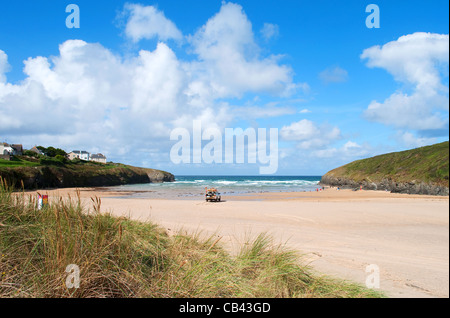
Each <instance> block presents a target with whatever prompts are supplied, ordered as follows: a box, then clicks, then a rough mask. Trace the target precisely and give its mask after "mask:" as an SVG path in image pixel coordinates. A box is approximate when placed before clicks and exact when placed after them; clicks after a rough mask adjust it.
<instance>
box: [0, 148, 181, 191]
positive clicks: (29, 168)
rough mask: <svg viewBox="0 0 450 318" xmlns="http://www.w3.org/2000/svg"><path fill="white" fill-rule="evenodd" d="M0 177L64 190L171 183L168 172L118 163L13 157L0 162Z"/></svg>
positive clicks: (29, 186)
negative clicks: (67, 188)
mask: <svg viewBox="0 0 450 318" xmlns="http://www.w3.org/2000/svg"><path fill="white" fill-rule="evenodd" d="M0 177H2V178H3V179H5V180H6V181H7V182H8V184H11V185H13V186H15V187H16V188H21V187H22V182H23V186H24V187H25V189H36V188H66V187H96V186H114V185H121V184H132V183H150V182H165V181H169V182H170V181H174V176H173V175H172V174H170V173H168V172H165V171H161V170H155V169H149V168H138V167H133V166H129V165H124V164H120V163H107V164H102V163H97V162H92V161H83V160H74V161H69V160H63V161H60V160H57V159H55V158H48V157H41V158H34V157H27V156H16V157H14V158H13V160H11V161H7V160H3V159H0Z"/></svg>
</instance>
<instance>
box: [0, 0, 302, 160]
mask: <svg viewBox="0 0 450 318" xmlns="http://www.w3.org/2000/svg"><path fill="white" fill-rule="evenodd" d="M126 8H127V9H128V10H130V19H129V21H128V25H127V26H130V25H133V23H134V25H136V26H144V25H145V24H146V23H147V22H148V23H150V22H149V21H150V20H151V19H150V20H149V17H152V16H159V18H161V16H162V13H161V12H159V11H157V10H156V9H155V8H153V9H151V8H149V7H142V6H139V5H126ZM144 9H145V10H144ZM140 15H141V16H142V17H141V18H140V19H138V17H139V16H140ZM133 18H134V19H135V20H134V22H133V23H131V22H132V21H133ZM152 21H153V20H152ZM162 21H165V20H162ZM129 30H132V29H129ZM133 30H134V31H130V32H131V33H130V36H131V37H133V36H134V39H135V40H136V41H139V39H142V38H146V37H151V36H153V35H152V34H156V35H155V36H157V37H158V38H159V39H160V40H162V39H163V38H165V39H170V38H177V37H178V36H177V35H176V34H177V33H176V32H175V33H171V32H167V33H164V32H163V31H161V30H160V29H157V31H154V29H152V30H153V31H152V32H156V33H142V32H143V31H142V32H141V33H140V31H138V28H136V29H133ZM169 30H170V28H169ZM164 34H165V35H164ZM190 45H191V48H192V52H191V53H192V54H193V58H192V59H190V60H189V61H184V60H182V59H180V58H178V57H177V56H176V54H175V52H174V51H173V50H172V49H171V48H170V46H169V45H168V44H167V43H165V42H163V41H160V42H159V43H158V44H157V46H156V48H155V49H154V50H153V51H149V50H140V51H139V52H138V53H136V54H133V55H130V54H127V55H121V54H117V53H113V52H112V51H111V50H109V49H108V48H106V47H104V46H103V45H101V44H99V43H88V42H85V41H82V40H68V41H66V42H64V43H62V44H60V45H59V54H58V55H56V56H52V57H45V56H36V57H30V58H28V59H26V60H25V61H24V69H23V71H24V75H25V78H24V79H23V80H22V81H21V82H19V83H17V84H11V83H8V82H7V81H6V76H5V75H4V74H5V72H6V71H7V70H8V63H7V54H6V53H5V52H3V51H0V135H2V136H4V135H8V138H9V139H10V140H13V139H14V140H17V142H23V143H24V144H26V141H28V142H30V143H32V144H31V145H28V146H33V145H34V144H42V145H44V146H45V145H54V146H60V147H64V148H67V149H66V150H72V149H70V148H74V149H76V148H83V149H86V150H90V151H101V152H103V153H104V154H106V155H107V156H108V157H109V158H111V159H112V160H114V159H118V160H129V161H128V162H132V163H135V164H146V163H145V162H147V161H148V160H150V159H149V158H151V160H161V161H162V162H167V161H168V156H169V149H170V147H171V146H172V145H173V142H171V141H170V139H169V136H170V131H171V130H172V129H173V128H176V127H183V128H187V129H190V128H191V126H192V121H193V120H194V119H199V120H202V122H203V123H204V126H205V127H206V126H207V124H208V125H213V126H217V127H219V128H224V127H226V125H228V123H230V122H231V121H232V120H234V119H236V116H246V115H245V114H248V113H249V112H251V111H257V112H259V113H260V115H261V116H263V117H264V116H269V115H274V114H279V115H282V114H286V113H288V112H291V111H294V112H295V110H291V109H287V108H282V109H275V107H273V108H267V107H258V106H254V108H250V109H248V110H243V111H241V112H236V113H233V112H231V111H230V108H231V106H230V105H228V103H227V102H224V101H223V100H221V98H229V97H236V96H240V95H241V94H244V93H247V92H255V91H258V92H262V93H267V94H275V95H277V96H282V95H283V94H285V93H286V92H287V91H291V90H293V89H295V88H296V87H303V86H305V85H306V84H296V83H294V82H293V81H292V74H291V73H292V71H291V69H290V67H288V66H285V65H282V64H280V62H279V60H278V58H276V57H268V58H264V57H261V56H260V55H259V52H258V51H259V47H258V46H257V45H256V44H255V41H254V38H253V33H252V29H251V23H250V22H249V21H248V19H247V17H246V15H245V14H244V13H243V10H242V8H241V7H240V6H238V5H234V4H230V3H224V4H223V5H222V9H221V10H220V12H219V13H217V14H216V15H215V16H214V17H212V18H211V19H210V20H208V21H207V23H206V24H205V25H203V26H202V27H201V28H200V29H199V30H198V32H197V33H195V34H194V35H193V36H192V37H191V39H190ZM306 86H307V85H306ZM306 86H305V87H306ZM243 107H244V106H243ZM137 157H139V158H145V159H142V162H136V161H135V160H136V159H135V158H137ZM163 159H164V160H163ZM152 165H153V166H154V167H157V165H156V164H152Z"/></svg>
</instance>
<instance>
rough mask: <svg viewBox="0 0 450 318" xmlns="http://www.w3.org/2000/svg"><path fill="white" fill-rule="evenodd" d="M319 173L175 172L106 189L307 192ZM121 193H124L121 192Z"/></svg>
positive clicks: (191, 195)
mask: <svg viewBox="0 0 450 318" xmlns="http://www.w3.org/2000/svg"><path fill="white" fill-rule="evenodd" d="M320 179H321V176H175V181H174V182H164V183H145V184H130V185H122V186H115V187H108V188H107V189H105V190H108V191H116V192H124V196H130V197H133V198H164V199H167V198H180V199H199V198H203V197H204V195H205V188H216V189H217V190H218V191H219V192H220V193H221V195H222V197H226V196H227V195H230V196H239V195H247V194H252V193H267V192H309V191H315V190H316V189H317V188H320V186H319V181H320ZM121 197H123V196H121Z"/></svg>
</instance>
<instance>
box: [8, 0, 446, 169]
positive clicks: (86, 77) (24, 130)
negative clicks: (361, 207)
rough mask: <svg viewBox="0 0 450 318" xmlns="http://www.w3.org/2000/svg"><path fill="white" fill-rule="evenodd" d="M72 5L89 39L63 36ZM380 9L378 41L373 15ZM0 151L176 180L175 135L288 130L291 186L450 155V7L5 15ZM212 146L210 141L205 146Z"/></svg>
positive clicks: (307, 4) (202, 6)
mask: <svg viewBox="0 0 450 318" xmlns="http://www.w3.org/2000/svg"><path fill="white" fill-rule="evenodd" d="M70 3H76V4H77V5H78V6H79V9H80V28H79V29H75V28H72V29H69V28H67V27H66V23H65V21H66V17H67V16H68V15H69V13H66V12H65V8H66V6H67V5H68V4H70ZM370 3H375V4H377V5H378V7H379V9H380V28H371V29H369V28H367V27H366V23H365V21H366V17H367V16H368V15H369V14H370V13H366V12H365V9H366V6H367V5H368V4H370ZM0 6H1V10H0V141H7V142H10V143H23V144H24V146H25V147H32V146H34V145H36V144H38V145H44V146H50V145H53V146H57V147H61V148H64V149H65V150H66V151H70V150H73V149H84V150H88V151H90V152H102V153H104V154H105V155H107V157H108V159H109V160H113V161H117V162H124V163H128V164H133V165H138V166H146V167H153V168H158V169H164V170H168V171H171V172H174V173H175V174H179V175H180V174H244V175H245V174H248V175H255V174H258V171H259V170H258V164H251V163H247V162H246V163H244V164H224V163H216V164H206V163H201V164H192V163H190V164H188V163H185V164H174V163H173V162H172V161H171V159H170V156H169V154H170V150H171V147H173V145H174V143H175V142H174V141H171V140H170V138H169V136H170V132H171V131H172V130H173V129H175V128H185V129H188V130H190V129H191V128H192V127H191V126H192V123H193V120H198V119H201V120H202V124H203V126H205V127H206V126H208V125H210V126H212V127H215V128H218V129H219V130H220V131H223V130H224V129H225V128H236V127H242V128H243V129H246V128H255V129H256V128H267V129H268V128H278V130H279V143H278V148H279V151H278V169H277V172H276V173H277V174H280V175H321V174H324V173H325V172H327V171H328V170H330V169H333V168H335V167H337V166H340V165H342V164H345V163H347V162H350V161H353V160H356V159H360V158H365V157H369V156H372V155H376V154H380V153H385V152H391V151H399V150H404V149H410V148H414V147H418V146H423V145H427V144H432V143H436V142H440V141H444V140H448V139H449V138H448V135H449V130H448V127H449V124H448V69H449V64H448V62H449V60H448V33H449V31H448V26H449V16H448V9H449V8H448V6H449V5H448V1H429V2H427V1H345V2H344V1H340V2H336V1H250V0H248V1H233V2H222V1H197V0H196V1H189V0H183V1H175V0H165V1H159V2H158V1H139V2H132V1H127V2H126V1H72V2H71V1H67V2H65V1H50V0H39V1H20V0H18V1H12V2H6V1H3V2H2V3H1V4H0ZM206 142H207V141H205V143H206Z"/></svg>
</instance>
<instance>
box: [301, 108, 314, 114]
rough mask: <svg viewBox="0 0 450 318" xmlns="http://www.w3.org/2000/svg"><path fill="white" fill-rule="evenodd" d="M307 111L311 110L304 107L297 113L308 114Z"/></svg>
mask: <svg viewBox="0 0 450 318" xmlns="http://www.w3.org/2000/svg"><path fill="white" fill-rule="evenodd" d="M309 113H311V111H310V110H309V109H306V108H304V109H302V110H301V111H299V114H309Z"/></svg>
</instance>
